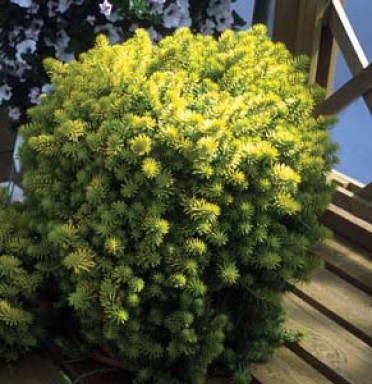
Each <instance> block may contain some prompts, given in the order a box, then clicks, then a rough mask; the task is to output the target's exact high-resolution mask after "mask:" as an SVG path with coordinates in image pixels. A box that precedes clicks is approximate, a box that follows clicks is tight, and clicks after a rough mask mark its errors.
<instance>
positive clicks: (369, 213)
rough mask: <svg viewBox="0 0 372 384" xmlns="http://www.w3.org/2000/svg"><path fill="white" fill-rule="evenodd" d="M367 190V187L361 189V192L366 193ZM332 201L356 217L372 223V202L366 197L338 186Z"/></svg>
mask: <svg viewBox="0 0 372 384" xmlns="http://www.w3.org/2000/svg"><path fill="white" fill-rule="evenodd" d="M367 192H368V190H367V189H365V190H361V191H360V194H362V193H364V194H366V193H367ZM332 202H333V204H335V205H337V206H338V207H340V208H342V209H344V210H346V211H347V212H350V213H351V214H353V215H355V216H356V217H359V218H360V219H363V220H365V221H367V222H369V223H372V202H371V201H369V200H367V199H366V198H363V197H362V196H359V195H357V194H355V193H354V192H351V191H349V190H348V189H345V188H342V187H337V188H336V191H335V193H334V194H333V197H332Z"/></svg>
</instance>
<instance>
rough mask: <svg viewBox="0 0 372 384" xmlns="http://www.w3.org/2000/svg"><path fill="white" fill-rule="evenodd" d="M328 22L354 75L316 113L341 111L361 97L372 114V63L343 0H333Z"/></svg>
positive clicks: (329, 7) (329, 8)
mask: <svg viewBox="0 0 372 384" xmlns="http://www.w3.org/2000/svg"><path fill="white" fill-rule="evenodd" d="M327 25H328V26H329V29H330V31H331V32H332V34H333V36H334V38H335V40H336V42H337V44H338V46H339V48H340V50H341V52H342V54H343V56H344V58H345V61H346V63H347V65H348V67H349V69H350V72H351V73H352V74H353V76H354V77H353V78H352V79H351V80H350V81H349V82H347V83H346V84H345V85H344V86H342V87H341V88H340V89H339V90H337V91H336V92H335V93H334V94H332V95H331V96H330V97H328V99H326V100H325V101H324V102H323V103H322V104H320V105H319V106H318V108H317V109H316V110H315V114H316V115H320V114H323V115H324V114H334V113H338V112H340V111H341V110H343V109H344V108H346V107H347V106H348V105H349V104H351V103H352V102H353V101H354V100H356V99H357V98H358V97H360V96H362V97H363V98H364V101H365V103H366V105H367V107H368V109H369V111H370V113H371V114H372V65H371V64H369V62H368V59H367V57H366V55H365V53H364V51H363V49H362V47H361V45H360V44H359V41H358V38H357V37H356V35H355V32H354V30H353V28H352V26H351V24H350V22H349V19H348V17H347V15H346V14H345V10H344V8H343V6H342V4H341V2H340V0H332V1H331V2H330V4H329V6H328V18H327ZM321 55H322V51H320V56H319V60H322V56H321Z"/></svg>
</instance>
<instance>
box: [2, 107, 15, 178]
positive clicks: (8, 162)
mask: <svg viewBox="0 0 372 384" xmlns="http://www.w3.org/2000/svg"><path fill="white" fill-rule="evenodd" d="M7 112H8V111H7V109H6V108H5V107H0V183H2V182H5V181H8V180H9V175H10V173H11V169H12V166H13V148H14V142H15V138H16V135H15V132H12V131H10V129H9V124H8V113H7Z"/></svg>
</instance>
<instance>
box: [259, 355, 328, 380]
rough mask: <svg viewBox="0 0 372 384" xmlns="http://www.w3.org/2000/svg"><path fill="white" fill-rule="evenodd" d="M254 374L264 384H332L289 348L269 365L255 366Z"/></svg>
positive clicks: (268, 363)
mask: <svg viewBox="0 0 372 384" xmlns="http://www.w3.org/2000/svg"><path fill="white" fill-rule="evenodd" d="M252 374H253V376H254V377H255V378H256V379H257V380H258V381H259V382H260V383H262V384H332V382H331V381H329V380H328V379H327V378H326V377H325V376H323V375H322V374H320V373H319V372H318V371H317V370H316V369H314V368H313V367H312V366H310V365H309V364H307V363H306V362H305V361H304V360H302V359H301V358H300V357H298V356H297V355H296V354H295V353H293V352H292V351H290V350H289V349H288V348H281V349H280V350H279V351H278V352H277V353H276V355H275V356H274V358H273V359H272V360H270V361H269V362H267V363H262V364H254V365H253V366H252Z"/></svg>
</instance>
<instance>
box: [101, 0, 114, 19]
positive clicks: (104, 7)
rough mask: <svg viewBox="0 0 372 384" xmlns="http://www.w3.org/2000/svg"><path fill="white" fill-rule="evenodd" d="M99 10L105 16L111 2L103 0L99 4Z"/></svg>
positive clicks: (110, 9)
mask: <svg viewBox="0 0 372 384" xmlns="http://www.w3.org/2000/svg"><path fill="white" fill-rule="evenodd" d="M99 9H100V12H101V13H102V14H103V15H105V16H106V17H108V16H110V14H111V11H112V4H111V3H109V2H108V0H103V3H101V4H99Z"/></svg>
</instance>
